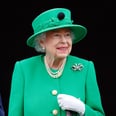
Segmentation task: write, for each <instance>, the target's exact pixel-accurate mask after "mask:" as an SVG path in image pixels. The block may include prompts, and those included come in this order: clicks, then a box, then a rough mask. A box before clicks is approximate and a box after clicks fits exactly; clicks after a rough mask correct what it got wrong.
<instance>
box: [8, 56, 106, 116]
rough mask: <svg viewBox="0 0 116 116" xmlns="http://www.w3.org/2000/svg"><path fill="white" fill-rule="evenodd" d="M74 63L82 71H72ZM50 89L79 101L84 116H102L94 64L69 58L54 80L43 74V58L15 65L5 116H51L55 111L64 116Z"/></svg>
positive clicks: (75, 115) (76, 58)
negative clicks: (59, 74) (81, 104)
mask: <svg viewBox="0 0 116 116" xmlns="http://www.w3.org/2000/svg"><path fill="white" fill-rule="evenodd" d="M74 63H77V64H78V63H81V64H82V65H83V66H84V68H83V69H82V70H81V71H74V70H72V68H71V67H72V65H73V64H74ZM52 90H57V91H58V94H59V93H64V94H69V95H73V96H75V97H77V98H80V99H81V100H82V101H83V102H84V103H85V104H86V111H85V116H104V111H103V108H102V104H101V98H100V93H99V88H98V85H97V80H96V74H95V70H94V65H93V62H92V61H87V60H84V59H81V58H78V57H74V56H68V58H67V62H66V65H65V68H64V72H63V75H62V76H61V77H60V78H57V79H54V78H52V77H50V76H49V75H48V73H47V72H46V69H45V65H44V62H43V55H39V56H34V57H31V58H27V59H24V60H21V61H17V62H16V64H15V67H14V71H13V75H12V83H11V93H10V99H9V111H8V116H52V115H53V114H52V110H54V109H57V110H58V115H57V116H65V115H66V114H65V111H63V110H61V109H60V108H59V106H58V103H57V95H52ZM74 116H78V114H77V113H75V114H74Z"/></svg>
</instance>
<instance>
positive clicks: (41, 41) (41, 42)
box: [39, 39, 44, 48]
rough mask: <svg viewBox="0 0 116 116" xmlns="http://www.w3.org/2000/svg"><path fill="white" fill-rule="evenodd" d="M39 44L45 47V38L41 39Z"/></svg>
mask: <svg viewBox="0 0 116 116" xmlns="http://www.w3.org/2000/svg"><path fill="white" fill-rule="evenodd" d="M39 44H40V46H42V47H43V48H44V39H39Z"/></svg>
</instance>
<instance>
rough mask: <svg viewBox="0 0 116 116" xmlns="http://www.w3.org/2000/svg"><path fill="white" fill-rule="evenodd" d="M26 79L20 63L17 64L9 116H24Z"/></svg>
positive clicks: (12, 81) (13, 77)
mask: <svg viewBox="0 0 116 116" xmlns="http://www.w3.org/2000/svg"><path fill="white" fill-rule="evenodd" d="M23 97H24V78H23V72H22V70H21V66H20V63H19V62H16V64H15V67H14V71H13V75H12V80H11V91H10V98H9V109H8V116H23V107H24V106H23V101H24V100H23Z"/></svg>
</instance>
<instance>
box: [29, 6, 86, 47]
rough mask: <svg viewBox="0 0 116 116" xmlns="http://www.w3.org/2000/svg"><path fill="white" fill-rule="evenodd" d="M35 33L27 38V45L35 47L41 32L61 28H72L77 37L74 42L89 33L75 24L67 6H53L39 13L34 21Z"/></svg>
mask: <svg viewBox="0 0 116 116" xmlns="http://www.w3.org/2000/svg"><path fill="white" fill-rule="evenodd" d="M32 28H33V31H34V33H33V35H31V36H30V37H29V38H28V39H27V45H28V46H30V47H34V44H33V43H34V39H35V38H36V37H37V36H38V35H39V34H41V33H43V32H47V31H50V30H54V29H59V28H70V29H71V30H72V32H73V33H74V36H75V38H74V39H73V44H74V43H77V42H79V41H80V40H81V39H83V38H84V37H85V35H86V34H87V29H86V28H85V27H84V26H82V25H78V24H73V21H72V20H71V12H70V10H69V9H66V8H53V9H50V10H47V11H45V12H43V13H41V14H40V15H38V16H37V17H36V18H35V19H34V20H33V22H32Z"/></svg>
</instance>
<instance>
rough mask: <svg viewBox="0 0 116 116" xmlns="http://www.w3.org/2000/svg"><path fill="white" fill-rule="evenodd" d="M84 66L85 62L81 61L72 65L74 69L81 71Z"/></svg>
mask: <svg viewBox="0 0 116 116" xmlns="http://www.w3.org/2000/svg"><path fill="white" fill-rule="evenodd" d="M83 68H84V66H83V64H81V63H78V64H77V63H75V64H73V65H72V67H71V69H72V70H73V71H81V70H82V69H83Z"/></svg>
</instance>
